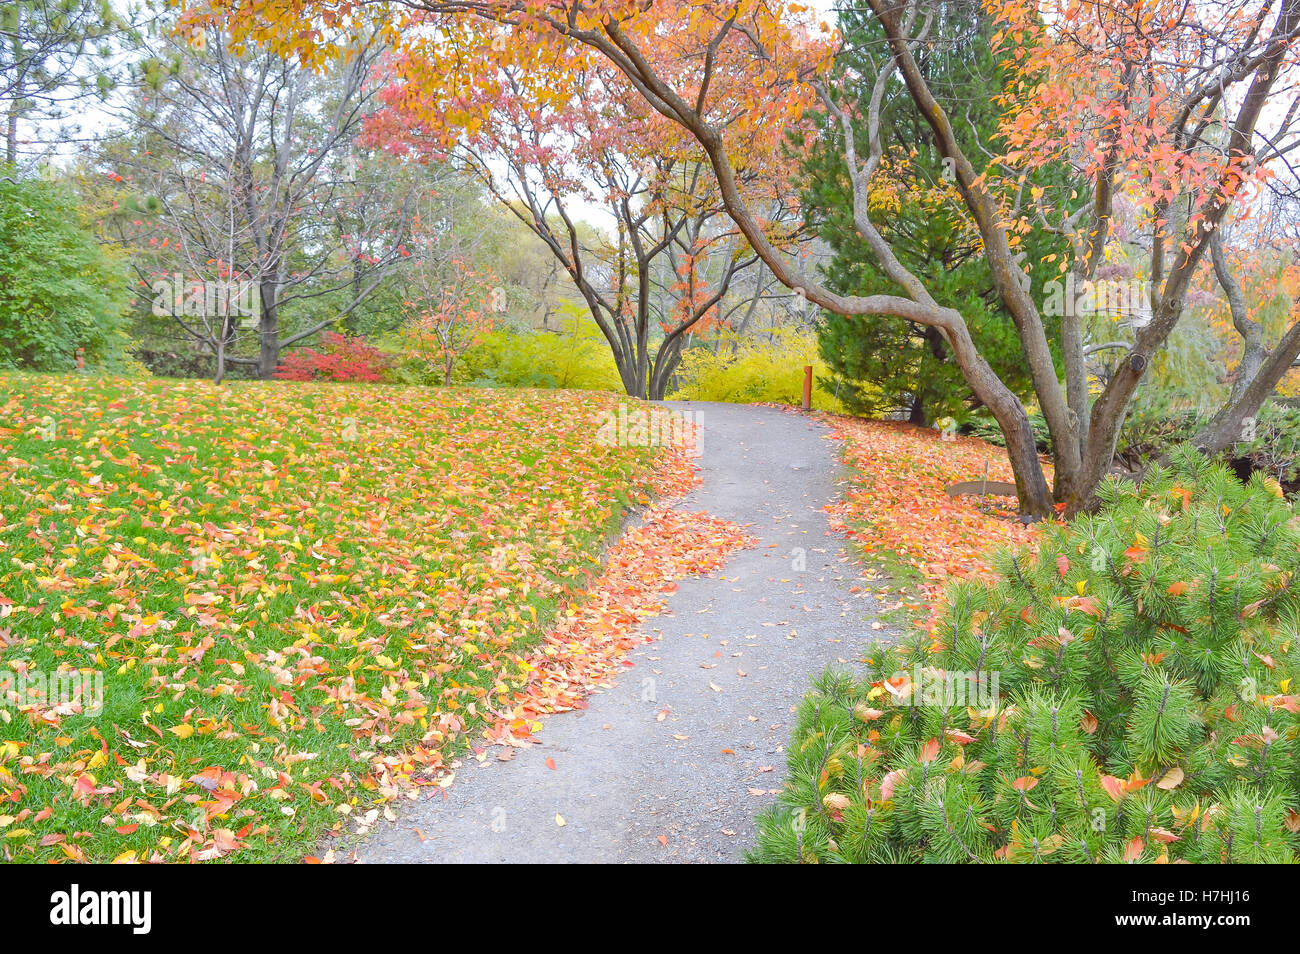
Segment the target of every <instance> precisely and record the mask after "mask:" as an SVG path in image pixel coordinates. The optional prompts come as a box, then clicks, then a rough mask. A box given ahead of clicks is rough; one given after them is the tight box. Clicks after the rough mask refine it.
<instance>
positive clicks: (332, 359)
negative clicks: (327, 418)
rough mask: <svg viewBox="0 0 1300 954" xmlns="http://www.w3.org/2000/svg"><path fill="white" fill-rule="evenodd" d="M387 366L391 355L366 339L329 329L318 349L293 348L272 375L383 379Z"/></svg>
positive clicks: (302, 378)
mask: <svg viewBox="0 0 1300 954" xmlns="http://www.w3.org/2000/svg"><path fill="white" fill-rule="evenodd" d="M388 365H389V358H388V355H386V354H384V352H382V351H380V350H379V349H378V348H376V347H374V346H373V345H369V344H366V342H365V341H364V340H363V339H361V338H349V337H348V336H347V335H341V334H338V333H336V332H333V331H328V332H326V333H325V335H324V340H323V341H322V343H321V346H320V349H319V350H317V349H316V348H297V349H295V350H294V351H290V352H289V353H288V354H286V355H285V356H284V357H283V358H281V359H280V365H279V367H277V368H276V369H275V371H273V372H272V373H271V377H273V378H278V379H279V380H281V381H380V380H383V375H384V372H385V371H386V370H387V369H388Z"/></svg>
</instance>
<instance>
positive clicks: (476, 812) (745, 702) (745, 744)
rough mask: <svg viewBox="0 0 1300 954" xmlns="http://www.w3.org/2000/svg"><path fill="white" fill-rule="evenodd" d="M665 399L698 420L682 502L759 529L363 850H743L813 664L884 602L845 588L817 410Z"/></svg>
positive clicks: (776, 780) (844, 642) (861, 632)
mask: <svg viewBox="0 0 1300 954" xmlns="http://www.w3.org/2000/svg"><path fill="white" fill-rule="evenodd" d="M670 403H671V405H672V406H674V407H677V408H679V409H681V410H686V411H692V412H694V413H695V414H696V415H697V419H698V421H699V423H700V427H701V432H702V434H701V440H700V448H701V453H702V459H701V461H700V466H701V471H702V476H703V481H704V482H703V485H702V486H701V487H699V488H698V489H697V490H696V491H695V492H694V493H693V494H692V495H691V496H690V497H688V498H687V499H686V500H685V501H684V502H682V503H681V504H680V505H679V506H681V507H683V508H685V509H691V510H705V511H708V512H709V513H711V514H714V515H715V516H718V517H723V518H726V519H728V520H732V521H735V522H736V523H740V524H744V525H747V527H748V529H749V532H750V534H751V535H753V536H754V537H756V538H757V539H758V541H759V542H758V545H757V546H756V547H754V548H753V549H748V550H741V551H737V552H736V553H734V554H733V555H732V557H731V559H730V561H729V562H728V563H727V564H726V565H725V566H724V567H723V568H722V569H721V570H720V571H719V572H718V573H717V574H715V575H714V576H712V577H692V578H689V579H686V580H683V581H682V582H681V584H680V588H679V589H678V590H677V592H675V593H673V594H672V595H671V596H670V597H669V598H668V606H667V609H666V611H665V613H664V614H663V615H662V616H660V617H657V618H655V619H652V620H649V621H647V623H646V626H647V632H649V633H651V634H653V635H654V636H655V637H656V640H655V641H654V642H652V643H647V644H646V645H644V646H642V647H641V648H640V649H638V650H636V651H634V652H633V653H632V654H631V655H630V659H631V661H633V662H634V663H635V664H636V665H635V667H634V668H632V669H629V670H627V672H626V674H625V675H624V676H623V677H622V678H621V679H620V680H619V683H618V685H617V686H616V687H615V688H613V689H610V690H606V691H604V692H601V693H598V694H596V695H593V696H592V697H591V698H590V700H589V702H590V708H588V709H587V710H586V711H582V712H569V713H562V714H559V715H555V716H550V717H547V718H546V719H545V721H544V727H543V729H542V731H541V732H540V733H539V735H538V738H539V740H540V743H541V744H539V745H533V746H529V747H526V748H522V749H518V750H516V754H515V756H514V758H513V759H512V760H510V761H508V762H501V761H498V760H497V758H496V754H497V752H498V751H500V750H499V749H495V748H494V749H489V750H488V751H487V753H486V757H485V758H484V760H483V761H482V762H479V761H478V760H477V759H476V758H475V757H473V756H471V757H469V758H467V759H466V760H465V761H464V763H463V764H462V765H461V767H460V768H459V770H458V771H457V775H456V781H455V783H454V784H453V785H452V786H451V788H450V789H448V790H446V791H445V792H443V791H438V792H437V793H436V794H435V795H434V796H433V797H432V798H427V797H425V796H426V794H427V792H423V793H422V794H421V799H420V800H419V801H402V802H400V803H399V804H398V805H397V806H396V811H397V812H398V813H399V817H398V820H397V821H396V822H395V823H392V824H384V825H382V826H381V827H378V828H376V829H375V831H374V832H372V833H371V835H370V836H369V838H368V839H367V840H366V841H365V842H364V843H363V844H362V845H361V846H360V847H359V848H358V850H357V857H358V859H359V860H360V861H362V862H370V863H384V862H502V861H505V862H656V861H664V862H679V861H693V862H701V861H705V862H707V861H722V862H734V861H739V860H741V858H742V856H743V853H744V851H745V849H746V848H748V847H749V846H750V845H751V843H752V840H753V816H754V813H755V812H756V811H757V810H758V809H760V808H762V807H763V806H765V805H767V804H770V803H771V801H772V799H773V791H774V790H776V789H778V788H779V787H780V785H781V780H782V773H783V772H784V766H785V756H784V747H785V744H786V742H787V740H788V737H789V732H790V721H791V718H792V710H793V708H794V706H795V705H796V704H797V703H798V701H799V698H800V697H801V696H802V694H803V693H804V692H805V690H806V689H807V687H808V679H809V677H810V676H811V675H815V674H817V673H820V672H821V671H822V670H823V669H825V668H826V666H828V665H848V664H851V663H852V660H853V659H855V658H856V657H857V656H858V655H859V654H860V653H861V651H862V649H863V648H864V646H865V645H866V643H867V642H868V641H869V639H870V637H871V636H872V635H879V634H873V633H872V631H871V628H870V623H871V621H872V620H873V619H875V617H876V614H877V611H878V606H877V605H876V604H875V603H874V602H873V601H872V599H871V598H870V597H869V596H866V595H863V594H853V593H850V592H849V588H850V586H853V585H855V582H856V580H857V571H856V569H855V567H854V564H852V563H851V562H849V559H848V556H847V554H846V553H845V550H844V547H843V545H842V542H841V539H840V538H839V537H838V536H837V535H834V534H831V533H830V532H829V531H828V528H827V522H826V514H825V513H824V512H823V510H822V508H823V506H825V505H826V504H827V503H829V502H831V500H832V499H834V497H835V496H836V477H837V474H838V471H839V465H838V462H837V459H836V458H837V455H836V445H835V444H834V442H833V441H831V440H830V439H829V438H828V436H827V433H828V432H827V431H826V429H825V428H824V427H822V426H821V425H819V424H817V423H815V422H813V421H811V420H809V419H807V418H803V417H801V416H799V415H797V414H791V413H788V412H784V411H780V410H777V409H775V408H766V407H751V406H744V405H731V404H712V403H702V402H670ZM801 557H802V559H800V558H801ZM547 760H553V764H554V765H555V768H554V769H552V768H550V767H548V765H547ZM556 816H560V817H561V818H562V819H563V820H564V824H563V825H560V824H559V823H558V821H557V817H556ZM416 829H418V830H419V833H417V831H416ZM421 834H422V835H423V836H424V837H423V840H421V837H420V835H421ZM661 839H662V841H661Z"/></svg>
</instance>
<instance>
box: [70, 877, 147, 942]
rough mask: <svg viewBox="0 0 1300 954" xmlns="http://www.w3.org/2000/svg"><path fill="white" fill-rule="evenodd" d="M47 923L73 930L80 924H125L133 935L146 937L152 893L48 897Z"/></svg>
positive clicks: (76, 889)
mask: <svg viewBox="0 0 1300 954" xmlns="http://www.w3.org/2000/svg"><path fill="white" fill-rule="evenodd" d="M50 923H51V924H55V925H60V926H64V925H66V926H68V927H73V926H77V925H83V924H93V925H100V924H126V925H130V927H131V933H133V934H148V933H149V929H150V928H151V927H152V926H153V894H152V892H149V891H82V890H81V886H80V885H76V884H74V885H73V886H72V888H71V889H70V890H68V891H55V892H54V893H53V894H52V895H50Z"/></svg>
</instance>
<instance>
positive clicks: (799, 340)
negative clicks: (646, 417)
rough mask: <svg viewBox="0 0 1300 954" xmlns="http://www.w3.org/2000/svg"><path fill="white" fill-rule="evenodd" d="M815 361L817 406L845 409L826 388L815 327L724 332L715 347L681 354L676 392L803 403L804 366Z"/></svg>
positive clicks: (700, 397) (689, 396)
mask: <svg viewBox="0 0 1300 954" xmlns="http://www.w3.org/2000/svg"><path fill="white" fill-rule="evenodd" d="M806 365H812V367H813V378H814V381H815V382H816V383H815V386H814V387H813V407H815V408H817V409H819V410H823V411H843V410H844V406H843V405H842V404H841V403H840V401H839V400H838V399H837V398H836V397H835V395H834V392H833V391H828V390H826V380H827V376H828V375H829V374H830V368H829V367H828V366H827V365H826V362H825V361H824V360H823V359H822V357H821V355H820V353H819V352H818V350H817V335H816V333H815V332H812V331H796V330H794V329H781V330H779V331H776V332H773V333H772V334H771V335H770V336H769V335H767V334H759V335H754V336H752V337H748V338H738V337H735V336H734V335H728V336H724V337H723V339H722V341H721V343H720V345H719V346H718V348H717V350H716V351H715V350H714V348H713V347H712V346H703V345H702V346H700V347H696V348H691V349H689V350H687V351H685V352H683V353H682V362H681V364H680V365H679V366H678V368H677V380H678V382H679V383H678V387H677V390H676V391H675V392H674V393H673V394H672V397H673V398H675V399H679V400H684V401H725V402H727V403H730V404H759V403H771V404H792V405H801V404H802V403H803V376H804V372H803V369H804V367H805V366H806Z"/></svg>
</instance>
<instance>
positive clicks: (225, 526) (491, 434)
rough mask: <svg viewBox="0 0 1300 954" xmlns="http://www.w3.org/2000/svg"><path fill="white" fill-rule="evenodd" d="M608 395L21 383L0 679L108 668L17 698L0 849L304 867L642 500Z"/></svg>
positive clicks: (414, 761)
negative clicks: (81, 700)
mask: <svg viewBox="0 0 1300 954" xmlns="http://www.w3.org/2000/svg"><path fill="white" fill-rule="evenodd" d="M614 402H615V398H614V397H613V396H612V395H598V394H591V393H586V394H576V393H570V392H553V391H477V390H445V391H444V390H428V389H423V388H402V387H385V386H378V385H373V386H372V385H328V384H289V383H265V384H263V383H248V384H231V385H228V386H224V387H220V388H218V387H214V386H212V385H210V384H208V383H205V382H195V381H167V380H125V379H98V378H94V377H90V376H37V375H20V374H6V375H0V508H2V510H0V513H2V516H3V523H0V617H3V618H0V639H3V644H0V671H6V670H7V671H11V672H17V671H19V670H21V669H22V668H24V667H29V668H30V669H31V670H34V671H39V672H41V673H51V672H56V671H59V672H69V671H82V672H90V673H95V672H97V673H101V674H102V678H103V680H104V694H103V709H102V711H101V712H100V713H99V714H98V715H92V714H90V713H87V712H85V711H82V712H77V711H73V710H75V707H73V710H67V711H65V710H55V709H52V708H51V705H50V701H51V700H41V699H33V698H29V699H24V700H18V699H15V698H13V696H12V694H11V695H10V697H9V698H7V699H5V700H3V702H4V703H5V704H4V705H3V707H2V708H0V798H3V799H4V801H3V806H4V807H3V808H0V857H3V858H4V859H6V860H15V861H47V860H67V859H68V858H76V859H78V860H79V859H82V858H84V859H87V860H93V861H106V860H112V859H114V858H119V857H121V858H123V859H124V860H132V859H135V860H148V859H150V858H154V857H156V858H160V859H165V860H185V859H207V858H217V857H228V858H231V859H234V860H240V861H253V860H293V859H297V858H300V857H301V856H302V855H303V854H304V853H305V852H307V851H309V850H311V849H312V848H313V847H314V846H315V845H316V844H317V843H318V842H319V839H320V837H321V835H322V833H324V832H326V831H328V830H330V829H339V830H345V831H353V830H355V829H356V819H360V818H363V817H364V816H365V814H366V813H367V812H368V811H371V810H374V809H376V808H382V805H381V804H380V803H382V802H383V801H385V800H386V799H388V798H390V797H392V796H393V795H394V794H395V792H396V791H397V788H398V786H399V785H400V784H403V783H405V782H406V781H409V780H410V779H411V778H412V777H417V778H418V777H427V776H429V775H430V774H432V773H436V771H437V770H438V768H439V767H440V765H441V764H442V762H443V761H444V760H446V759H447V758H449V757H450V756H451V755H452V753H454V752H455V751H457V750H458V749H459V748H461V747H463V746H464V745H465V744H467V741H468V740H469V739H471V738H472V737H473V736H474V734H475V733H476V732H477V731H478V730H479V729H481V727H482V726H483V725H484V724H485V719H486V718H487V717H488V716H489V714H490V713H491V711H492V710H493V709H494V708H496V707H497V706H499V705H500V704H501V703H503V702H504V701H505V700H506V699H508V698H509V697H510V695H511V693H512V692H513V691H514V690H515V689H517V688H518V687H519V686H521V685H522V684H523V682H524V679H525V677H526V671H525V669H524V667H523V665H522V663H523V659H522V657H523V654H525V653H526V651H527V648H528V646H529V645H530V644H531V643H532V642H533V641H535V640H536V639H537V637H538V636H539V635H540V633H541V632H542V631H543V630H544V628H545V626H546V625H547V623H548V621H549V619H551V618H552V617H553V615H554V613H555V611H556V608H557V607H558V606H560V605H562V604H563V603H564V602H565V601H567V600H569V599H570V598H571V597H572V596H573V595H574V594H575V593H577V592H579V591H580V590H581V589H582V587H583V586H584V585H585V583H586V581H587V579H588V577H589V574H591V573H592V572H594V571H595V570H597V569H598V565H599V554H600V551H601V549H602V545H603V543H604V540H605V538H606V536H607V535H608V534H609V533H610V532H612V531H613V530H614V529H615V528H616V527H617V526H618V524H619V521H620V519H621V516H622V514H623V511H624V510H625V509H626V508H627V507H628V506H629V505H631V504H633V503H636V502H639V501H641V500H643V499H644V498H645V486H646V479H647V477H648V474H649V470H650V467H651V464H652V458H651V452H650V450H649V449H645V448H626V447H607V446H603V445H601V444H599V443H597V442H596V440H595V432H596V423H595V419H596V415H597V414H598V413H599V411H600V410H601V409H602V408H605V407H612V406H613V405H614ZM50 422H53V425H54V430H53V432H52V433H51V431H50V430H49V423H50ZM51 437H52V439H49V438H51Z"/></svg>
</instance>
